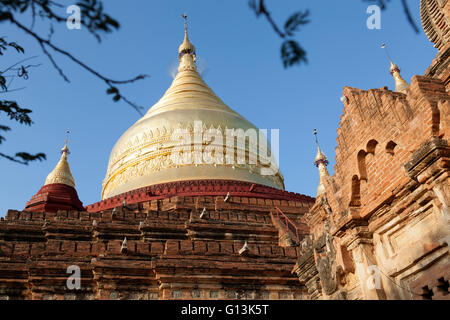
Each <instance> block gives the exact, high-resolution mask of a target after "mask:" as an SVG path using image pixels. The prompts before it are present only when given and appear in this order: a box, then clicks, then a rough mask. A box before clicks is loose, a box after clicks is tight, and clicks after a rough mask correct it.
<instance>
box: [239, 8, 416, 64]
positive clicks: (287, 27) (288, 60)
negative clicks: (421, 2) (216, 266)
mask: <svg viewBox="0 0 450 320" xmlns="http://www.w3.org/2000/svg"><path fill="white" fill-rule="evenodd" d="M264 1H265V0H249V1H248V5H249V7H250V8H251V9H252V10H253V11H254V12H255V14H256V16H257V17H260V16H261V15H264V16H265V17H266V19H267V21H268V22H269V23H270V25H271V26H272V28H273V30H274V31H275V33H276V34H278V36H280V37H281V38H283V39H286V38H287V37H290V38H291V39H287V40H284V41H283V43H282V44H281V60H282V62H283V65H284V67H285V68H288V67H291V66H293V65H295V64H301V63H302V62H303V63H307V62H308V60H307V58H306V54H307V53H306V51H305V50H304V49H303V48H302V47H301V46H300V44H299V42H298V41H297V40H295V39H293V38H292V37H294V36H295V32H297V31H299V27H300V26H303V25H305V24H308V23H309V22H310V21H309V20H308V18H309V10H305V11H298V12H295V13H294V14H292V15H291V16H290V17H289V18H288V19H287V20H286V22H285V24H284V31H282V30H281V28H279V27H278V25H277V24H276V23H275V21H274V20H273V18H272V16H271V14H270V11H269V10H268V9H267V6H266V4H265V2H264ZM363 1H364V2H371V3H373V4H376V5H378V6H379V7H380V9H381V10H386V8H387V4H388V3H389V2H390V0H363ZM401 3H402V6H403V9H404V12H405V15H406V18H407V20H408V23H409V24H410V25H411V27H412V28H413V29H414V32H416V33H419V28H418V27H417V25H416V23H415V22H414V19H413V17H412V15H411V11H410V10H409V7H408V4H407V3H406V0H401Z"/></svg>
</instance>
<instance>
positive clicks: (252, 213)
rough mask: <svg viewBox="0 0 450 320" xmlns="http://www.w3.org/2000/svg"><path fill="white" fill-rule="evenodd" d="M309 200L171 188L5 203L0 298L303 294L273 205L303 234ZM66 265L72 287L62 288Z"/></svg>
mask: <svg viewBox="0 0 450 320" xmlns="http://www.w3.org/2000/svg"><path fill="white" fill-rule="evenodd" d="M311 205H312V202H311V201H284V200H282V201H280V200H271V199H255V198H244V197H230V198H229V199H228V200H227V201H225V199H224V197H223V196H199V197H177V196H175V197H171V198H168V199H162V200H152V201H147V202H142V203H138V204H130V205H126V206H125V207H124V206H118V207H116V208H114V209H110V210H103V211H100V212H87V211H81V212H79V211H59V212H57V213H39V212H26V211H14V210H10V211H8V213H7V215H6V217H5V218H4V219H3V220H2V221H0V248H1V249H0V250H1V253H0V298H1V299H306V298H308V295H307V292H306V287H305V286H304V285H303V284H302V283H300V282H299V281H298V278H297V277H296V276H295V275H294V274H292V269H293V266H294V264H295V261H296V259H297V255H298V250H297V248H298V247H295V245H297V244H296V239H295V237H294V236H293V235H292V233H291V232H290V231H288V230H287V229H286V228H284V225H283V223H282V222H280V221H278V219H277V218H276V216H275V215H273V213H274V208H275V206H276V207H278V208H280V209H281V210H282V211H283V212H284V214H285V215H286V216H287V217H289V219H291V220H292V221H293V222H294V221H295V223H296V224H297V225H298V226H299V229H300V230H301V234H302V236H301V237H302V238H303V237H304V235H305V234H307V233H308V228H307V226H306V225H305V224H304V223H303V222H302V219H303V215H304V213H305V212H307V211H308V210H309V208H310V207H311ZM203 208H205V209H206V212H205V214H204V215H203V217H202V218H200V215H201V213H202V212H203ZM125 237H126V239H127V246H126V247H127V248H126V250H125V249H124V248H122V247H123V241H124V238H125ZM288 238H289V239H291V240H290V241H284V240H286V239H288ZM245 241H247V243H248V251H247V252H245V253H243V254H240V249H241V248H242V247H243V245H244V242H245ZM74 265H75V266H77V267H79V268H80V271H81V288H80V289H79V290H77V289H74V290H70V289H69V288H68V286H67V280H68V278H69V276H71V275H72V273H71V272H69V273H68V267H70V266H74ZM69 270H70V269H69Z"/></svg>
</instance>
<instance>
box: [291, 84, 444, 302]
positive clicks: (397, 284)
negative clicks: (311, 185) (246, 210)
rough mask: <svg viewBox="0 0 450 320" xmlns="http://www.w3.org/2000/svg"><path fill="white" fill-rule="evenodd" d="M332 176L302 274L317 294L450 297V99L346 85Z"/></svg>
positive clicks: (427, 92) (414, 88)
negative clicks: (361, 88) (449, 292)
mask: <svg viewBox="0 0 450 320" xmlns="http://www.w3.org/2000/svg"><path fill="white" fill-rule="evenodd" d="M344 94H345V96H346V97H347V101H346V103H345V106H344V112H343V115H342V117H341V122H340V127H339V129H338V138H337V144H338V146H337V148H336V165H335V167H334V171H335V174H334V175H333V176H331V177H328V178H327V179H325V181H324V185H325V189H326V194H325V195H324V196H321V197H319V198H318V199H317V200H316V203H315V205H314V206H313V207H312V209H311V210H310V212H309V213H308V214H307V215H306V219H305V221H306V222H307V224H308V226H309V227H310V230H311V236H309V237H308V238H307V239H305V240H304V241H303V243H302V246H301V247H302V252H301V255H300V258H299V260H298V262H297V266H296V273H297V275H298V276H299V279H300V281H301V282H303V283H306V284H307V287H308V292H309V294H310V296H311V297H312V298H314V299H450V296H449V295H448V283H449V282H448V281H449V276H450V257H449V248H448V247H449V241H450V216H449V213H450V212H449V207H450V178H449V169H450V146H449V143H448V139H449V136H450V97H449V95H448V93H447V90H446V86H445V84H444V82H443V81H442V80H441V79H436V78H429V77H424V76H414V77H413V79H412V83H411V88H410V90H409V92H408V94H402V93H396V92H392V91H389V90H387V88H382V89H372V90H368V91H365V90H360V89H354V88H348V87H347V88H345V89H344Z"/></svg>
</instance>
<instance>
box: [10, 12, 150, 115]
mask: <svg viewBox="0 0 450 320" xmlns="http://www.w3.org/2000/svg"><path fill="white" fill-rule="evenodd" d="M9 19H10V21H11V22H12V23H13V24H15V25H16V26H17V27H18V28H19V29H22V30H23V31H24V32H25V33H27V34H28V35H30V36H32V37H33V38H34V39H35V40H36V41H37V42H38V43H39V44H40V46H41V48H42V50H43V51H44V53H45V54H46V55H47V56H48V57H49V59H50V61H51V62H52V64H53V66H54V67H55V68H56V69H57V70H58V72H59V73H60V75H61V76H62V77H63V78H64V80H65V81H68V82H69V79H68V78H67V77H66V76H65V75H64V73H62V69H61V68H60V67H59V66H58V65H57V64H56V62H55V61H54V59H53V58H52V57H51V54H50V53H49V52H48V51H47V50H46V48H45V46H48V47H50V48H51V49H53V50H54V51H56V52H58V53H60V54H62V55H64V56H66V57H67V58H69V59H70V60H72V61H73V62H75V63H76V64H78V65H79V66H81V67H82V68H84V69H85V70H87V71H88V72H90V73H92V74H93V75H95V76H96V77H97V78H99V79H101V80H103V81H104V82H105V83H106V84H107V85H108V86H109V87H110V88H111V87H113V84H128V83H133V82H135V81H138V80H142V79H145V78H146V77H148V75H145V74H140V75H138V76H136V77H134V78H132V79H128V80H115V79H111V78H108V77H105V76H103V75H102V74H100V73H99V72H98V71H96V70H94V69H92V68H91V67H89V66H88V65H86V64H85V63H84V62H82V61H81V60H79V59H78V58H76V57H74V56H73V55H72V54H71V53H70V52H67V51H65V50H63V49H60V48H59V47H56V46H55V45H54V44H53V43H52V42H50V41H49V40H46V39H43V38H41V37H40V36H39V35H37V34H36V33H35V32H33V31H32V30H30V29H28V28H27V27H25V26H24V25H22V24H21V23H20V22H18V21H17V20H16V19H14V17H12V16H11V17H10V18H9ZM121 98H122V99H123V100H124V101H125V102H126V103H127V104H129V105H130V106H131V107H133V108H134V109H135V110H136V111H137V112H138V113H139V114H140V115H143V114H142V111H141V109H143V108H142V107H140V106H138V105H136V104H135V103H133V102H131V101H130V100H128V99H126V98H124V97H123V96H121Z"/></svg>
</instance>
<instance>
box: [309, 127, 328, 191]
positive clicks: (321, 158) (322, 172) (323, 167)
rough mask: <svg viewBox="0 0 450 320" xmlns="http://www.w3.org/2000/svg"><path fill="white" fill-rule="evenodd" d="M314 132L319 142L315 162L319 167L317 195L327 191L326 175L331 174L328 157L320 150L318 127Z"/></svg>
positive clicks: (317, 142)
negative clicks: (328, 167)
mask: <svg viewBox="0 0 450 320" xmlns="http://www.w3.org/2000/svg"><path fill="white" fill-rule="evenodd" d="M313 133H314V136H315V138H316V144H317V155H316V158H315V160H314V164H315V166H316V167H318V168H319V186H318V187H317V196H320V195H322V194H324V193H325V186H324V184H323V180H324V177H326V176H328V175H329V174H328V170H327V165H328V158H327V157H326V156H325V155H324V154H323V152H322V150H320V146H319V139H318V138H317V129H314V131H313Z"/></svg>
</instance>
